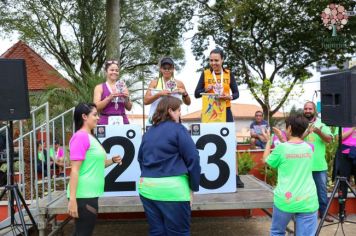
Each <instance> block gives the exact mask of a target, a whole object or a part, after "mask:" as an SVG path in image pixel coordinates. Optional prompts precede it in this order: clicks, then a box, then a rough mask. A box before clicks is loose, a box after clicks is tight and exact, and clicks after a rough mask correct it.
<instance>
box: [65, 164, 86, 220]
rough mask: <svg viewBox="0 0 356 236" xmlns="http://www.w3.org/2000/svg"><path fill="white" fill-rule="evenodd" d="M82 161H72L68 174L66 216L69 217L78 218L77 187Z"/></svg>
mask: <svg viewBox="0 0 356 236" xmlns="http://www.w3.org/2000/svg"><path fill="white" fill-rule="evenodd" d="M82 162H83V161H72V162H71V163H72V170H71V172H70V179H69V189H70V195H69V202H68V214H69V215H70V216H71V217H74V218H78V205H77V197H76V195H77V186H78V179H79V170H80V166H81V165H82Z"/></svg>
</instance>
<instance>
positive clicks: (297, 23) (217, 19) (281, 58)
mask: <svg viewBox="0 0 356 236" xmlns="http://www.w3.org/2000/svg"><path fill="white" fill-rule="evenodd" d="M198 2H199V16H200V18H199V26H198V32H197V33H196V34H195V36H194V38H193V51H194V54H195V56H196V58H197V59H202V60H203V62H205V59H206V58H205V57H204V54H203V53H204V51H205V50H206V49H207V48H208V46H209V43H210V42H211V41H213V42H215V44H216V45H217V46H219V47H222V48H223V49H224V50H225V52H226V54H227V58H226V62H227V65H228V67H230V68H232V69H233V73H234V74H235V76H236V77H237V79H238V82H239V83H245V84H247V86H248V89H249V90H250V92H251V94H252V95H253V96H254V98H255V99H256V100H257V102H258V103H259V104H260V105H261V107H262V109H263V112H264V115H265V117H272V115H273V114H275V113H276V112H277V111H278V110H279V109H280V108H281V107H282V106H283V104H284V103H285V102H286V100H287V98H288V97H289V96H290V94H291V92H292V90H293V88H294V87H295V86H296V85H297V84H302V83H303V82H304V81H305V80H307V79H308V78H310V76H311V73H310V72H309V71H308V68H310V67H311V66H313V63H315V62H318V61H322V60H325V61H327V62H329V63H338V64H340V63H342V62H343V61H344V60H345V59H346V57H345V55H346V53H350V54H352V53H353V52H355V45H354V43H353V42H354V40H355V33H356V30H355V22H353V21H352V19H351V18H350V19H351V20H350V22H349V23H348V24H347V25H346V27H345V28H344V29H343V30H342V31H340V32H339V35H342V36H344V38H345V39H344V40H345V41H346V43H347V44H348V45H349V47H348V48H344V49H337V50H335V49H327V48H323V47H322V39H323V38H325V37H330V36H331V32H330V31H328V30H327V29H326V28H325V27H324V26H323V25H322V22H321V20H320V14H321V12H322V11H323V10H324V8H325V7H326V6H327V4H328V3H329V1H326V0H322V1H301V0H291V1H284V0H272V1H271V0H268V1H267V0H241V1H235V0H216V1H215V3H214V4H210V3H209V1H203V0H202V1H200V0H199V1H198ZM343 2H344V4H343V5H344V6H345V7H346V8H347V9H348V8H350V5H351V2H352V1H343ZM350 54H349V55H350ZM272 98H273V99H274V102H272V100H273V99H272Z"/></svg>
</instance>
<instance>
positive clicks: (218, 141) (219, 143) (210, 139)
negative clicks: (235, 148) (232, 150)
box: [196, 134, 230, 189]
mask: <svg viewBox="0 0 356 236" xmlns="http://www.w3.org/2000/svg"><path fill="white" fill-rule="evenodd" d="M208 143H213V144H214V145H215V146H216V152H215V153H214V154H213V155H211V156H209V157H208V164H215V165H217V166H218V168H219V176H218V177H217V179H216V180H214V181H210V180H208V179H207V178H206V177H205V174H204V173H202V174H201V175H200V185H201V186H202V187H203V188H206V189H218V188H220V187H222V186H223V185H224V184H226V182H227V181H228V179H229V176H230V169H229V166H228V164H227V163H226V162H225V161H223V160H221V158H223V157H224V155H225V154H226V150H227V147H226V143H225V141H224V139H223V138H222V137H220V136H219V135H216V134H207V135H204V136H202V137H200V138H199V139H198V141H197V142H196V147H197V149H200V150H204V148H205V146H206V145H207V144H208Z"/></svg>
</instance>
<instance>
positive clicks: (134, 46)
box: [0, 0, 194, 111]
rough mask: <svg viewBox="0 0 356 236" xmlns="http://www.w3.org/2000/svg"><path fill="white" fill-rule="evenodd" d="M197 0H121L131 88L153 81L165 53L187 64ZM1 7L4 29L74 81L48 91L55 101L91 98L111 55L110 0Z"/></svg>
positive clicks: (124, 62)
mask: <svg viewBox="0 0 356 236" xmlns="http://www.w3.org/2000/svg"><path fill="white" fill-rule="evenodd" d="M193 2H194V1H193V0H184V1H172V2H170V4H166V3H165V2H164V1H158V0H150V1H144V0H123V1H120V14H121V20H120V23H119V27H120V39H117V40H120V58H119V59H120V61H121V63H120V64H121V68H120V69H121V77H124V78H126V80H127V84H128V85H129V90H131V92H133V93H134V92H136V91H139V90H140V89H141V87H140V88H139V87H138V86H135V84H136V83H137V82H140V81H142V80H144V82H145V81H146V80H148V79H150V77H151V76H152V73H154V71H155V69H153V67H156V64H157V62H158V60H159V58H160V57H162V56H163V55H171V56H173V57H174V58H175V59H176V60H177V62H179V63H182V59H183V58H184V51H183V49H182V47H181V35H182V33H183V32H185V31H186V30H188V29H189V28H190V25H189V23H188V22H189V20H190V19H191V17H192V16H193V12H194V4H192V3H193ZM0 9H1V10H0V13H1V21H0V26H1V27H2V29H4V32H5V33H12V32H18V33H19V34H20V37H21V39H22V40H24V41H25V42H26V43H28V44H29V45H30V46H32V47H34V48H35V49H36V51H38V52H40V53H41V54H45V55H48V56H51V57H54V59H55V60H56V62H57V63H58V65H59V69H61V72H62V73H63V74H64V75H65V77H66V79H67V80H68V82H70V83H71V88H70V89H67V90H63V89H56V88H52V89H50V90H49V92H48V94H46V95H45V97H47V98H50V99H51V104H52V103H54V105H56V106H57V105H58V106H63V107H66V108H69V107H71V106H72V104H73V101H91V96H92V93H93V90H91V89H92V88H93V83H95V81H96V80H97V81H96V82H98V81H100V80H101V79H98V77H99V76H101V73H102V68H103V64H104V62H105V59H106V21H105V19H106V1H104V0H65V1H63V0H51V1H49V0H19V1H8V2H7V3H6V4H4V3H0ZM113 24H114V25H115V24H116V22H114V23H113ZM85 86H87V87H85ZM130 87H131V88H130ZM71 97H72V98H71ZM133 100H137V96H136V98H134V99H133ZM62 111H63V110H62Z"/></svg>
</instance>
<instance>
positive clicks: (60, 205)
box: [37, 175, 273, 236]
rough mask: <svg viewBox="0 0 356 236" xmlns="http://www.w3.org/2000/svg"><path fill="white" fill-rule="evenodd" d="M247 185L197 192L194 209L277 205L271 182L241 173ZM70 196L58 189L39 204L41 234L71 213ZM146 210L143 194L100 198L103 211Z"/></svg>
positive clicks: (100, 210) (42, 235)
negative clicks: (55, 219) (59, 217)
mask: <svg viewBox="0 0 356 236" xmlns="http://www.w3.org/2000/svg"><path fill="white" fill-rule="evenodd" d="M241 179H242V181H243V182H244V184H245V188H239V189H237V192H235V193H220V194H196V195H194V201H193V208H192V210H193V211H204V210H238V209H256V208H259V209H267V208H272V206H273V191H272V189H271V187H270V186H269V185H267V184H266V183H264V182H263V181H261V180H259V179H257V178H255V177H254V176H252V175H244V176H241ZM67 204H68V201H67V198H66V193H65V192H55V193H53V194H52V200H51V201H48V199H43V200H41V202H40V204H39V206H40V207H39V214H38V218H37V219H38V228H39V230H40V234H39V235H40V236H44V235H45V232H44V229H45V228H46V225H47V224H48V222H49V221H50V220H51V219H53V216H55V215H60V214H67ZM124 212H143V207H142V204H141V201H140V199H139V197H102V198H100V199H99V213H124Z"/></svg>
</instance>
